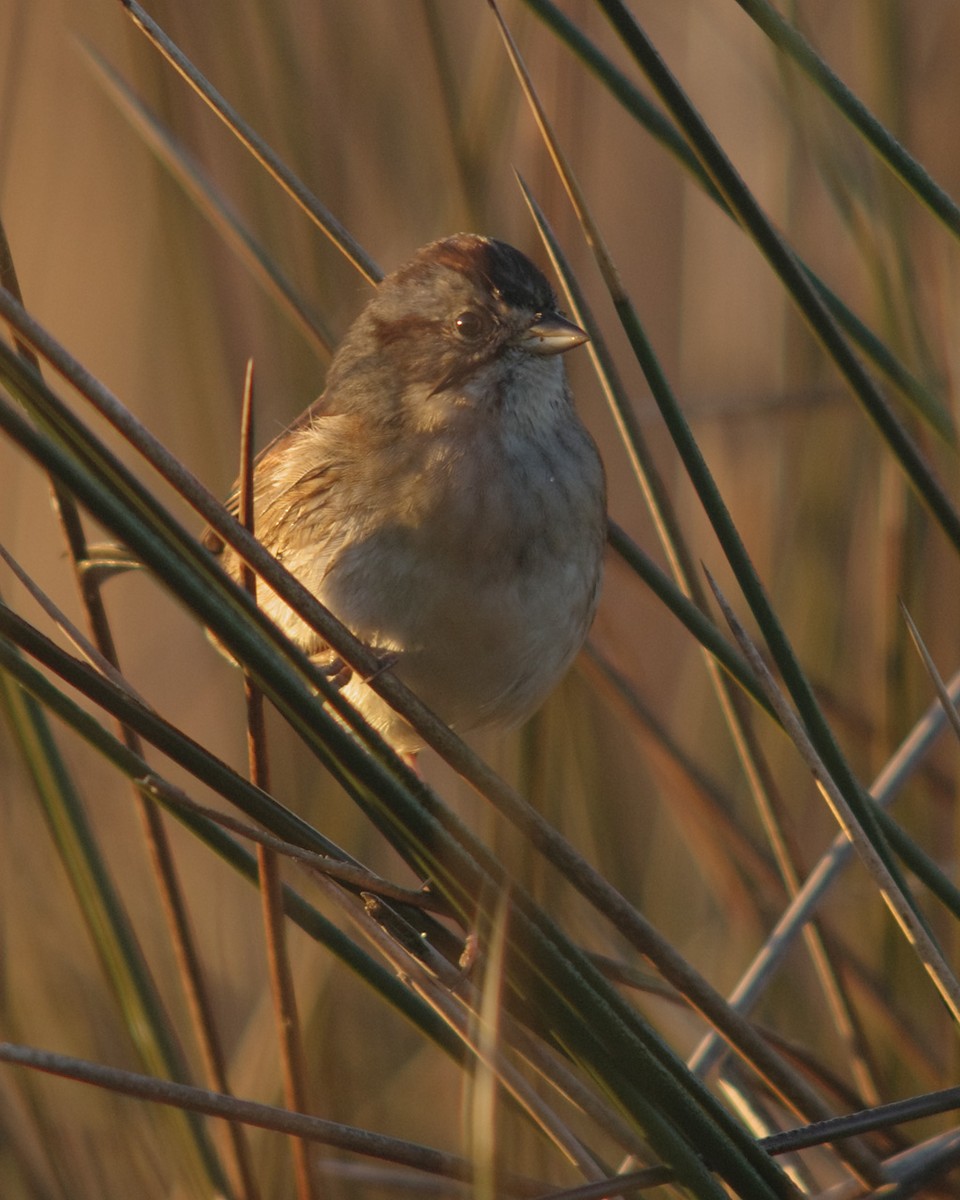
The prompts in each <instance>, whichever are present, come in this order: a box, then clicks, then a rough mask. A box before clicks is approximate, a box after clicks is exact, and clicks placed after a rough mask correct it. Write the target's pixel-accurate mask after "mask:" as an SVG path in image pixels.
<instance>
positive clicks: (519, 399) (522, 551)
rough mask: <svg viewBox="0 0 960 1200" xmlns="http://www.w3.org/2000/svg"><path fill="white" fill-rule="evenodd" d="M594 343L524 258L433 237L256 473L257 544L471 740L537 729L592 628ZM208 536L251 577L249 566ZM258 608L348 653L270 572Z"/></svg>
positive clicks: (487, 243)
mask: <svg viewBox="0 0 960 1200" xmlns="http://www.w3.org/2000/svg"><path fill="white" fill-rule="evenodd" d="M586 340H587V335H586V334H585V333H584V332H583V330H582V329H580V328H579V327H578V326H577V325H575V324H573V323H572V322H571V321H568V320H567V319H566V318H565V317H563V316H562V315H561V314H560V313H559V312H558V311H557V305H556V298H555V296H554V294H553V291H552V289H551V287H550V285H549V283H548V282H547V280H546V279H545V277H544V276H543V274H542V273H541V272H540V271H539V270H538V269H537V267H535V266H534V264H533V263H532V262H531V261H530V260H529V259H528V258H527V257H526V256H525V255H523V254H521V253H520V251H519V250H515V249H514V248H513V247H512V246H509V245H507V244H506V243H504V242H500V241H495V240H493V239H491V238H486V237H480V236H478V235H476V234H458V235H456V236H454V237H448V238H444V239H442V240H441V241H436V242H432V243H431V244H430V245H428V246H425V247H423V248H422V249H421V250H419V251H418V252H417V253H416V254H415V255H414V257H413V258H412V259H411V260H410V261H409V262H408V263H406V264H405V265H404V266H402V267H400V268H399V269H398V270H396V271H394V272H393V274H391V275H389V276H387V278H385V279H384V280H383V282H382V283H381V284H380V286H379V287H378V289H377V291H376V292H375V294H374V296H373V298H372V299H371V300H370V301H369V303H368V304H367V305H366V307H365V308H364V309H363V310H362V312H361V313H360V315H359V316H358V317H357V318H356V320H355V321H354V323H353V325H352V326H351V327H350V329H349V331H348V332H347V334H346V336H345V337H344V339H343V341H342V342H341V344H340V346H339V347H338V349H337V351H336V354H335V355H334V357H333V361H332V363H331V365H330V370H329V373H328V375H327V382H326V388H325V390H324V392H323V394H322V395H321V396H320V398H319V399H318V400H317V401H316V402H315V403H314V404H312V405H311V406H310V407H309V408H308V409H307V410H306V411H305V412H304V413H303V414H302V415H301V417H300V418H299V419H298V420H297V421H296V422H295V423H294V424H293V425H292V426H291V427H290V428H289V429H287V430H286V431H285V432H283V433H281V434H280V435H279V436H278V437H277V438H276V439H275V440H274V441H273V442H271V443H270V445H269V446H267V448H266V449H265V450H264V451H263V452H262V453H261V454H260V456H259V458H258V460H257V464H256V467H255V472H254V514H255V531H256V535H257V537H258V538H259V540H260V541H261V542H262V543H263V544H264V546H265V547H266V548H267V549H268V550H270V551H271V553H273V554H274V555H275V556H276V557H277V558H278V559H279V560H280V561H281V562H283V564H284V565H285V566H286V567H287V568H288V569H289V570H290V571H291V572H292V573H293V574H294V575H295V576H296V577H297V578H298V579H299V580H300V581H301V582H302V583H303V584H304V585H305V586H306V587H307V588H308V589H309V590H310V591H312V592H313V593H314V594H315V595H316V597H317V598H318V599H319V600H320V601H321V602H322V603H323V604H324V605H326V607H327V608H329V609H330V610H331V611H332V612H333V613H334V614H335V615H336V616H337V617H338V618H339V619H340V620H341V621H342V622H343V623H344V624H345V625H347V626H348V627H349V628H350V629H351V630H352V631H353V633H354V634H355V635H356V636H357V637H358V638H360V639H361V640H362V641H363V642H364V643H366V644H367V645H368V646H370V647H371V648H372V649H373V650H374V651H375V652H376V653H377V654H378V655H379V656H381V657H382V659H383V661H384V663H385V664H388V665H389V667H390V669H391V670H393V671H394V673H395V674H396V675H397V677H398V678H400V679H401V680H402V681H403V682H404V683H405V684H407V686H408V687H410V688H411V689H412V690H413V691H414V692H415V693H416V694H417V695H418V696H419V697H420V699H421V700H423V701H424V702H425V703H426V704H427V705H428V706H429V707H430V708H431V709H433V710H434V712H436V713H437V714H438V715H439V716H440V717H441V718H443V719H444V720H445V721H446V722H447V723H448V724H450V725H451V726H452V727H453V728H455V729H456V730H458V731H460V732H463V731H466V730H470V729H476V728H479V727H483V726H498V727H502V728H508V727H510V726H514V725H516V724H518V723H519V722H521V721H522V720H524V718H526V717H527V716H529V715H530V714H531V713H532V712H533V711H534V709H536V708H537V707H538V706H539V704H540V703H541V702H542V701H543V700H544V698H545V697H546V695H547V694H548V693H549V692H550V690H551V689H552V688H553V687H554V685H555V684H556V683H557V682H558V681H559V679H560V678H561V676H562V675H563V673H564V671H565V670H566V668H567V667H568V666H569V664H570V662H571V660H572V659H573V657H574V655H575V654H576V653H577V651H578V650H579V649H580V647H581V645H582V644H583V641H584V639H585V637H586V635H587V631H588V629H589V628H590V624H591V621H592V620H593V615H594V612H595V609H596V606H597V600H598V597H599V593H600V583H601V573H602V556H603V547H604V541H605V535H606V506H605V484H604V472H603V466H602V464H601V461H600V457H599V455H598V453H597V449H596V446H595V445H594V442H593V440H592V438H591V437H590V435H589V433H588V432H587V431H586V429H585V428H584V426H583V424H582V423H581V422H580V419H579V417H578V416H577V414H576V412H575V410H574V407H573V401H572V397H571V394H570V388H569V385H568V383H567V378H566V372H565V370H564V366H563V361H562V358H561V355H562V354H563V353H564V352H565V351H567V350H570V349H572V348H573V347H574V346H578V345H580V344H581V343H583V342H585V341H586ZM228 504H229V505H230V506H232V507H233V508H234V510H236V507H237V497H236V495H234V496H232V497H231V499H230V501H228ZM204 540H205V544H206V545H207V546H208V548H209V549H211V550H213V551H214V552H215V553H216V554H218V555H219V556H220V559H221V561H222V563H223V566H224V567H225V569H226V570H227V571H228V573H229V574H230V575H232V576H233V577H234V578H238V577H239V574H240V567H241V564H240V560H239V558H238V556H237V555H236V553H235V552H234V551H233V550H232V549H231V548H230V547H229V546H226V545H225V544H224V543H223V541H222V540H221V539H220V538H219V537H218V536H217V535H216V534H214V533H213V532H212V531H208V532H207V534H206V535H205V538H204ZM258 603H259V604H260V607H261V608H262V609H263V610H264V611H265V612H266V613H267V614H268V615H269V616H270V617H271V618H272V619H273V620H274V621H275V622H276V623H277V624H278V625H279V626H280V627H281V628H282V629H283V630H284V631H285V632H286V633H287V635H288V636H289V637H291V638H292V639H293V640H294V641H295V642H297V643H298V644H299V645H300V646H301V647H302V648H303V649H304V650H305V651H306V652H307V653H308V654H310V655H311V656H314V657H315V658H316V659H317V661H319V662H325V661H327V660H329V658H330V652H329V650H328V649H327V648H326V647H325V646H324V644H323V643H322V640H321V639H320V637H319V636H318V635H317V633H316V632H315V631H314V630H312V629H310V628H309V627H308V626H307V625H306V624H305V623H304V622H303V621H302V620H301V619H300V618H299V617H297V615H296V614H295V613H294V612H293V611H292V610H291V609H290V608H289V607H288V606H287V605H286V604H284V603H283V601H282V600H280V599H279V597H278V596H277V595H276V593H274V592H273V591H272V590H270V589H269V588H268V587H267V585H266V584H264V583H263V582H262V581H261V583H260V586H259V592H258ZM347 674H348V678H347V679H346V681H345V682H344V683H343V694H344V695H345V696H346V698H347V699H348V700H350V701H351V702H352V703H353V704H354V705H355V706H356V707H357V708H358V709H359V710H360V711H361V712H362V713H363V715H364V716H365V717H366V719H367V720H368V721H369V722H370V723H371V724H372V725H373V726H374V727H375V728H376V729H378V730H379V731H380V732H381V733H382V734H383V736H384V737H385V738H386V740H387V741H388V742H390V743H391V745H393V747H394V748H395V749H396V750H398V751H399V752H401V753H413V752H415V751H416V750H418V749H420V748H421V746H422V741H421V739H420V738H419V737H418V735H417V734H416V733H415V732H414V730H412V729H411V728H410V726H409V725H408V724H407V723H406V722H405V721H404V720H403V719H402V718H401V717H399V716H398V715H397V714H396V713H395V712H394V711H393V710H392V709H391V708H390V707H389V706H388V705H387V704H386V702H385V701H383V700H382V699H380V697H378V696H377V695H376V694H375V692H374V691H373V690H372V689H371V688H370V687H369V686H368V685H367V683H365V682H364V681H363V679H361V678H359V677H358V676H357V675H355V674H354V675H350V674H349V672H348V673H347Z"/></svg>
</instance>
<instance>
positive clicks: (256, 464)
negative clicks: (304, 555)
mask: <svg viewBox="0 0 960 1200" xmlns="http://www.w3.org/2000/svg"><path fill="white" fill-rule="evenodd" d="M323 403H324V397H323V396H322V395H320V396H318V397H317V398H316V400H314V402H313V403H312V404H308V405H307V407H306V408H305V409H304V410H303V412H302V413H301V414H300V415H299V416H298V417H297V419H296V420H295V421H294V422H293V423H292V424H290V425H288V426H287V427H286V429H283V430H281V431H280V433H278V434H277V436H276V437H275V438H273V439H272V440H271V441H269V442H267V444H266V445H265V446H264V447H263V449H262V450H261V451H260V453H259V454H258V455H257V457H256V458H255V459H254V460H253V469H254V488H256V477H257V472H258V469H259V468H260V467H261V466H262V465H263V463H264V462H265V461H266V459H267V458H268V457H271V456H272V455H273V454H274V453H275V452H277V451H278V450H279V449H280V446H281V443H284V442H286V440H287V438H289V437H290V436H291V435H293V434H295V433H297V432H298V431H299V430H301V429H304V428H305V427H306V426H307V425H309V424H310V422H311V421H313V420H314V419H315V418H316V417H317V416H318V415H319V414H320V413H321V412H322V411H323ZM238 488H239V480H235V481H234V484H233V487H232V488H231V489H230V494H229V496H227V498H226V500H224V502H223V504H224V507H225V508H226V509H227V511H228V512H229V513H230V514H231V515H232V516H234V517H236V516H239V513H240V493H239V491H238ZM200 541H201V542H202V543H203V545H204V546H205V547H206V548H207V549H208V550H209V551H210V552H211V553H212V554H222V553H223V551H224V548H225V543H224V540H223V538H222V537H221V536H220V534H219V533H217V531H216V530H215V529H211V528H210V526H209V525H208V526H207V528H206V529H204V531H203V533H202V534H201V535H200Z"/></svg>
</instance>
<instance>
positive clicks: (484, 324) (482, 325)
mask: <svg viewBox="0 0 960 1200" xmlns="http://www.w3.org/2000/svg"><path fill="white" fill-rule="evenodd" d="M453 324H454V327H455V329H456V331H457V333H458V334H459V335H460V336H461V337H462V338H463V340H464V341H465V342H476V341H479V340H480V338H482V337H483V335H484V334H485V333H486V332H487V330H488V329H489V328H490V321H489V318H487V317H486V316H484V314H483V313H479V312H477V311H476V310H475V309H472V308H468V309H467V311H466V312H462V313H461V314H460V316H459V317H457V319H456V320H455V321H454V323H453Z"/></svg>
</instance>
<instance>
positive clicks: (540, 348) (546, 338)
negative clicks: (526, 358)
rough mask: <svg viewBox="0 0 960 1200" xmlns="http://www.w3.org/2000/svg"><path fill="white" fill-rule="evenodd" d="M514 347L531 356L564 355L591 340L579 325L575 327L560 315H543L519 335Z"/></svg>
mask: <svg viewBox="0 0 960 1200" xmlns="http://www.w3.org/2000/svg"><path fill="white" fill-rule="evenodd" d="M513 341H514V345H516V346H522V347H523V349H524V350H527V351H528V352H529V353H530V354H563V353H564V352H565V351H567V350H572V349H573V348H574V346H582V345H583V343H584V342H589V341H590V339H589V337H587V335H586V334H585V333H584V332H583V330H582V329H581V328H580V326H579V325H574V323H573V322H572V321H568V320H567V319H566V317H561V316H560V315H559V313H555V312H547V313H541V314H540V315H539V316H538V317H537V319H536V320H535V321H534V323H533V324H532V325H530V326H529V327H528V328H527V329H525V330H524V331H523V333H519V334H517V336H516V337H515V338H514V339H513Z"/></svg>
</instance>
